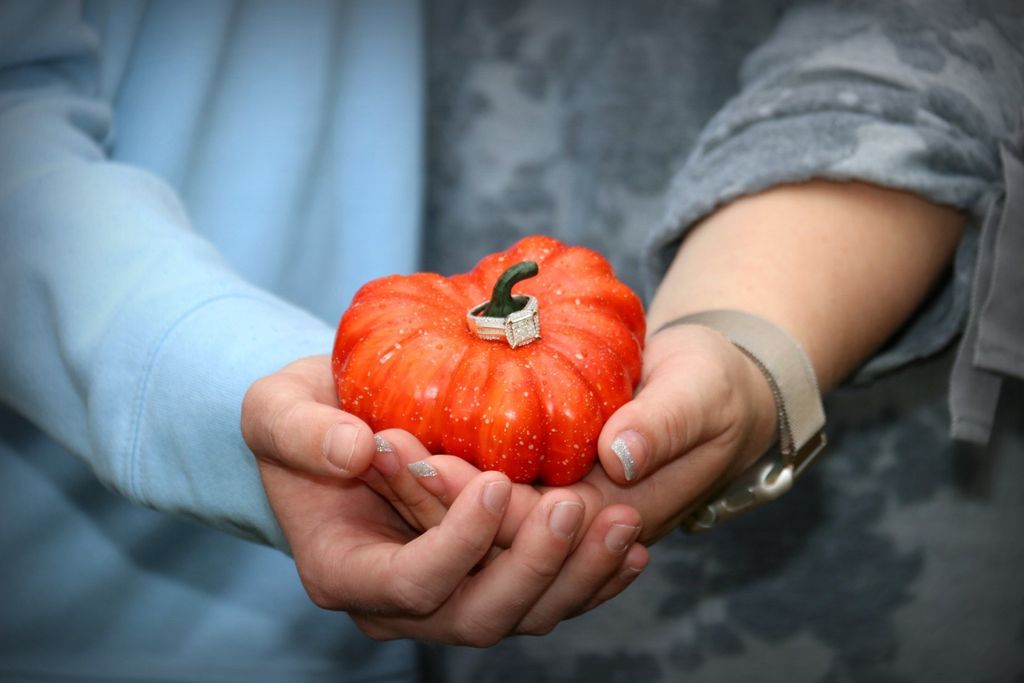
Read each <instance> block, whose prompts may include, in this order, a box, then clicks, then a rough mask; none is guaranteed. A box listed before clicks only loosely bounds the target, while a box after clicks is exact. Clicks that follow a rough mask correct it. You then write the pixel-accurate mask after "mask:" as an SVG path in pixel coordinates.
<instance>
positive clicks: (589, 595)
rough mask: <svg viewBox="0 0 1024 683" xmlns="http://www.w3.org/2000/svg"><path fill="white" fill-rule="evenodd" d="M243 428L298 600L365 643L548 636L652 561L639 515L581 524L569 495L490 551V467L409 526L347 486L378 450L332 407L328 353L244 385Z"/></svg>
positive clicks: (500, 483)
mask: <svg viewBox="0 0 1024 683" xmlns="http://www.w3.org/2000/svg"><path fill="white" fill-rule="evenodd" d="M242 431H243V435H244V437H245V440H246V442H247V443H248V445H249V447H250V448H251V449H252V451H253V453H254V454H255V455H256V458H257V462H258V465H259V469H260V475H261V477H262V480H263V484H264V488H265V489H266V493H267V497H268V499H269V501H270V504H271V507H272V509H273V511H274V513H275V515H276V516H277V519H278V521H279V523H280V525H281V528H282V530H283V531H284V534H285V536H286V538H287V540H288V542H289V544H290V546H291V550H292V553H293V555H294V557H295V562H296V565H297V568H298V572H299V576H300V577H301V579H302V583H303V585H304V587H305V588H306V591H307V592H308V594H309V595H310V597H311V598H312V600H313V601H314V602H315V603H316V604H317V605H319V606H321V607H324V608H326V609H334V610H344V611H347V612H348V613H349V614H350V615H351V616H352V618H353V619H354V620H355V622H356V624H357V625H359V627H360V628H361V629H362V630H363V631H364V632H366V633H367V634H368V635H370V636H372V637H375V638H400V637H413V638H421V639H426V640H432V641H439V642H445V643H455V644H468V645H476V646H485V645H490V644H493V643H494V642H496V641H497V640H498V639H500V638H502V637H504V636H506V635H510V634H518V633H523V634H541V633H547V632H548V631H550V630H551V629H552V628H554V627H555V626H556V625H557V624H558V623H559V622H560V621H562V620H564V619H566V618H569V617H571V616H574V615H575V614H578V613H580V612H582V611H586V610H587V609H591V608H593V607H595V606H596V605H598V604H600V603H601V602H603V601H605V600H607V599H609V598H611V597H613V596H614V595H616V594H618V593H619V592H621V591H622V590H623V589H624V588H625V587H626V586H628V585H629V583H630V581H631V580H632V579H633V578H634V577H635V576H636V574H637V573H639V571H640V570H641V569H642V568H643V567H644V566H645V564H646V562H647V560H648V555H647V551H646V549H645V548H643V546H641V545H639V544H636V543H634V541H635V540H636V538H637V536H638V534H639V530H640V529H639V527H640V518H639V514H638V513H637V512H636V511H635V510H633V509H631V508H629V507H626V506H611V507H608V508H606V509H604V510H602V511H600V513H599V514H597V515H596V516H595V515H590V517H591V518H595V520H594V521H593V522H592V523H589V525H588V526H584V525H583V522H584V518H585V516H586V514H585V508H584V504H583V501H582V500H581V498H580V496H579V495H577V494H576V493H575V492H573V491H570V490H565V489H563V490H553V491H550V492H547V493H545V494H542V495H539V496H537V497H536V498H535V499H534V500H533V501H532V505H531V506H530V509H529V510H525V509H523V510H520V512H521V513H522V514H521V516H520V517H519V518H518V519H517V520H516V522H517V523H516V530H515V533H514V534H512V536H510V538H509V539H508V543H506V544H505V547H507V550H498V549H496V548H495V547H494V541H495V536H496V534H497V533H498V531H499V529H500V528H501V525H502V521H503V520H504V517H505V515H506V514H507V512H508V505H509V502H510V498H511V491H512V486H511V484H510V482H509V481H508V478H507V477H505V476H504V475H502V474H499V473H496V472H485V473H473V474H472V475H471V476H469V477H467V478H466V479H460V482H459V484H460V486H459V492H458V493H457V494H456V493H454V492H453V493H452V495H451V498H450V499H449V503H450V509H448V508H447V507H446V511H447V514H446V515H445V516H444V519H443V520H438V523H437V524H432V525H431V526H430V528H429V529H427V530H426V531H425V532H423V533H420V531H419V530H417V529H413V528H411V527H410V526H409V525H408V524H407V523H406V522H405V520H404V519H403V516H406V517H409V516H410V510H409V509H407V508H406V509H403V510H402V511H401V512H400V511H399V510H396V509H395V508H394V507H393V506H392V505H391V504H390V503H389V502H388V501H387V500H385V499H384V498H382V497H381V496H380V495H378V494H377V493H375V492H374V491H373V490H372V489H371V488H370V487H369V486H367V484H366V483H364V482H363V481H361V480H359V479H357V478H355V477H356V476H358V475H361V474H366V472H367V468H368V466H369V464H370V462H371V461H372V460H373V458H374V454H375V451H376V448H377V444H376V442H375V439H374V437H373V434H372V432H371V431H370V429H369V427H367V426H366V424H364V423H362V422H361V421H360V420H358V419H357V418H355V417H354V416H352V415H349V414H347V413H345V412H343V411H341V410H339V408H338V404H337V399H336V398H335V394H334V388H333V384H332V380H331V373H330V365H329V359H328V358H326V357H311V358H305V359H302V360H300V361H297V362H295V363H293V364H291V365H289V366H288V367H286V368H284V369H283V370H281V371H279V372H277V373H275V374H273V375H270V376H268V377H266V378H263V379H261V380H259V381H258V382H256V383H255V384H253V386H252V387H251V388H250V389H249V391H248V392H247V394H246V397H245V401H244V403H243V410H242ZM410 438H411V437H410ZM412 441H413V442H415V439H412ZM409 445H410V446H411V445H412V444H409ZM417 445H418V442H417ZM419 447H420V448H422V446H419Z"/></svg>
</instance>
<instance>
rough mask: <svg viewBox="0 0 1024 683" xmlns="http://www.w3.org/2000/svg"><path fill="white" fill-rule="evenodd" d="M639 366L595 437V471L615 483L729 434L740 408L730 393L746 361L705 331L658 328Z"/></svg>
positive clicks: (631, 479)
mask: <svg viewBox="0 0 1024 683" xmlns="http://www.w3.org/2000/svg"><path fill="white" fill-rule="evenodd" d="M644 363H645V365H644V378H643V382H642V384H641V387H640V390H639V391H638V392H637V394H636V396H635V397H634V398H633V400H631V401H629V402H627V403H626V404H625V405H623V406H622V407H620V408H619V409H618V410H617V411H616V412H615V413H614V414H612V416H611V417H610V418H609V419H608V421H607V422H606V423H605V426H604V428H603V429H602V432H601V435H600V438H599V439H598V454H599V457H600V458H601V463H602V466H603V467H604V469H605V471H606V472H607V473H608V476H609V477H610V478H611V479H612V480H614V481H616V482H618V483H630V482H635V481H637V480H638V479H641V478H643V477H645V476H647V475H649V474H651V473H652V472H655V471H657V469H658V468H660V467H662V466H664V465H665V463H667V462H670V461H671V460H673V459H675V458H677V457H679V456H681V455H683V454H685V453H687V452H688V451H690V450H691V449H693V448H694V447H695V446H697V445H698V444H700V443H703V442H705V441H708V440H711V439H715V438H721V437H723V435H724V434H725V433H726V432H728V431H729V430H730V429H733V430H735V428H736V426H737V425H738V423H739V422H740V419H741V418H740V412H741V411H742V410H743V409H744V405H743V402H742V400H741V399H740V395H739V392H738V391H737V390H736V388H737V387H738V386H741V385H742V386H746V384H744V383H745V382H746V381H748V380H749V377H748V376H747V375H746V373H747V371H748V368H747V367H746V366H747V365H750V362H749V361H748V360H746V359H745V357H744V356H743V355H742V354H741V353H740V352H739V351H738V350H737V349H736V348H735V347H734V346H733V345H732V344H731V343H730V342H729V341H728V340H727V339H726V338H725V337H724V336H722V335H721V334H719V333H717V332H715V331H713V330H710V329H706V328H702V327H697V326H680V327H679V328H678V329H677V328H672V329H668V330H665V331H664V332H662V333H659V334H657V335H655V336H653V337H652V338H651V339H650V340H649V342H648V347H647V349H646V351H645V353H644ZM754 372H756V369H754ZM762 383H764V382H763V380H762ZM764 389H765V391H768V387H767V384H766V383H765V387H764ZM768 400H769V401H770V400H771V396H770V393H769V394H768Z"/></svg>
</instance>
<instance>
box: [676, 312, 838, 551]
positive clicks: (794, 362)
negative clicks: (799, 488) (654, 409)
mask: <svg viewBox="0 0 1024 683" xmlns="http://www.w3.org/2000/svg"><path fill="white" fill-rule="evenodd" d="M677 325H700V326H704V327H708V328H711V329H713V330H716V331H718V332H720V333H722V334H723V335H725V336H726V337H727V338H728V340H729V341H730V342H731V343H732V344H733V345H735V347H736V348H737V349H739V351H740V352H742V354H743V355H744V356H746V357H747V358H749V359H750V361H751V363H752V364H753V365H754V366H755V368H756V369H757V370H759V371H760V373H761V375H762V376H763V377H764V379H765V381H766V383H767V385H768V387H769V389H770V391H771V395H772V399H773V401H774V404H775V413H776V416H777V429H776V432H777V434H778V439H777V448H773V449H770V450H769V451H768V452H767V453H765V454H764V456H762V457H760V458H758V459H757V460H756V461H755V462H753V464H752V465H751V466H750V467H748V468H746V469H741V470H740V474H739V476H737V477H735V478H732V479H729V480H727V483H726V484H725V485H724V486H723V487H722V488H721V490H719V491H717V492H715V493H714V494H713V495H712V496H711V497H710V498H709V500H707V501H705V502H704V503H702V504H701V505H699V506H698V507H697V508H696V512H695V513H694V514H693V515H692V516H691V517H690V518H689V519H688V520H687V522H686V524H687V526H688V527H689V528H690V529H691V530H692V531H699V530H702V529H708V528H710V527H712V526H714V525H715V524H717V523H719V522H720V521H724V520H726V519H729V518H731V517H734V516H736V515H738V514H741V513H742V512H745V511H747V510H749V509H751V508H753V507H756V506H758V505H760V504H762V503H765V502H768V501H771V500H774V499H776V498H778V497H779V496H781V495H782V494H784V493H785V492H787V491H788V490H789V489H790V488H791V487H792V485H793V482H794V481H795V480H796V478H797V477H799V476H800V474H801V473H802V472H803V470H804V469H805V468H806V467H807V466H808V465H810V464H811V463H812V462H813V461H814V459H815V458H816V457H817V455H818V454H819V453H820V452H821V450H822V448H823V447H824V445H825V434H824V426H825V413H824V409H823V408H822V404H821V394H820V391H819V389H818V383H817V378H816V377H815V373H814V368H813V367H812V366H811V363H810V361H809V360H808V358H807V355H806V354H805V353H804V351H803V349H802V348H801V347H800V345H799V343H797V342H796V341H795V340H794V339H793V338H792V337H791V336H790V335H789V334H787V333H786V332H785V330H783V329H781V328H779V327H777V326H776V325H774V324H773V323H771V322H770V321H768V320H766V319H764V318H761V317H758V316H756V315H752V314H750V313H746V312H744V311H738V310H713V311H704V312H701V313H695V314H692V315H688V316H684V317H682V318H677V319H675V320H672V321H670V322H669V323H666V324H665V325H664V326H662V329H664V328H665V327H672V326H677ZM659 331H660V330H659ZM750 386H752V387H756V386H758V384H757V383H756V382H754V383H752V384H751V385H750ZM763 420H764V418H763V417H762V418H761V421H760V424H761V427H760V429H766V425H765V423H764V421H763ZM761 438H763V432H762V433H761Z"/></svg>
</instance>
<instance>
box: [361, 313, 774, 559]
mask: <svg viewBox="0 0 1024 683" xmlns="http://www.w3.org/2000/svg"><path fill="white" fill-rule="evenodd" d="M775 426H776V417H775V404H774V400H773V398H772V395H771V391H770V389H769V387H768V384H767V382H766V381H765V379H764V377H763V376H762V375H761V373H760V372H759V371H758V369H757V368H756V366H755V365H754V364H753V363H752V362H751V361H750V360H749V359H748V358H747V357H746V356H745V355H743V354H742V353H741V352H740V351H739V350H738V349H737V348H736V347H735V346H734V345H733V344H732V343H731V342H730V341H729V340H728V339H726V338H725V337H724V336H723V335H721V334H720V333H718V332H715V331H714V330H711V329H708V328H705V327H699V326H694V325H685V326H677V327H671V328H668V329H665V330H663V331H661V332H659V333H658V334H655V335H653V336H652V337H651V338H650V340H649V341H648V344H647V348H646V350H645V352H644V375H643V378H642V381H641V385H640V387H639V389H638V391H637V393H636V395H635V396H634V398H633V400H631V401H629V402H628V403H626V404H625V405H623V406H622V407H621V408H619V410H617V411H616V412H615V413H614V414H613V415H611V416H610V417H609V419H608V421H607V422H606V424H605V426H604V428H603V430H602V433H601V436H600V439H599V441H598V455H599V458H600V466H599V467H595V468H594V469H593V470H592V471H591V472H590V473H589V474H588V475H587V476H586V477H584V479H583V480H581V481H580V482H578V483H576V484H573V485H572V486H569V487H567V488H568V490H570V491H572V492H573V493H575V494H577V495H578V496H579V497H580V498H581V500H583V501H584V504H585V506H586V510H587V511H588V514H589V515H596V514H597V513H598V512H599V511H600V510H602V509H604V508H605V507H607V506H609V505H620V504H625V505H628V506H630V507H632V508H634V509H636V510H637V511H639V513H640V517H641V519H642V520H643V533H642V535H641V537H640V540H641V541H642V542H644V543H652V542H654V541H656V540H658V539H659V538H661V537H662V536H664V535H665V534H667V533H669V532H670V531H672V530H673V529H675V528H677V527H678V525H679V524H680V522H681V521H682V520H683V519H684V518H685V516H686V515H687V514H689V513H690V512H691V511H692V510H693V508H694V507H695V505H696V504H698V503H699V502H700V501H701V500H703V499H704V498H705V497H706V496H707V495H708V494H709V493H710V492H712V491H713V490H715V489H716V488H718V487H719V486H720V485H721V483H722V482H723V481H726V480H728V479H729V478H731V477H733V476H735V475H736V474H738V473H739V472H741V471H742V470H743V469H745V468H746V467H748V466H749V465H750V464H751V463H752V462H753V461H754V460H756V459H757V457H758V456H759V455H760V454H762V453H763V452H764V451H766V450H767V449H768V448H769V446H770V445H771V443H772V441H773V439H774V436H775ZM380 436H381V437H383V438H385V439H386V440H387V441H388V443H390V444H391V451H390V452H382V453H379V454H378V455H377V458H376V460H375V464H374V470H375V472H374V473H373V474H371V475H368V476H367V477H366V480H367V481H368V482H369V483H370V484H371V485H373V486H374V488H375V489H376V490H378V491H379V492H380V493H381V494H382V495H384V496H385V497H387V498H388V499H389V500H391V501H392V503H393V504H394V505H396V506H398V507H400V508H401V509H402V510H403V511H404V513H405V515H406V519H407V520H408V521H409V523H410V524H412V525H414V526H416V527H417V528H430V527H431V526H433V525H435V524H438V523H439V522H440V521H441V520H443V519H444V516H445V512H446V510H447V506H448V505H449V504H450V503H451V501H452V500H454V498H455V497H456V496H457V495H458V493H459V492H460V491H461V490H462V489H463V487H464V486H465V485H466V484H467V483H468V482H469V481H471V480H472V479H473V478H474V477H475V476H478V475H479V471H478V470H476V468H474V467H473V466H472V465H470V464H469V463H467V462H466V461H464V460H462V459H460V458H456V457H454V456H444V455H440V456H438V455H435V456H431V455H429V454H428V453H427V452H426V451H425V450H424V449H423V447H422V446H421V445H419V444H418V442H417V441H416V440H415V439H413V438H412V437H411V436H409V435H408V434H405V433H403V432H396V431H392V432H384V433H382V434H381V435H380ZM402 465H405V466H404V467H403V466H402ZM545 491H547V489H543V488H535V487H532V486H527V485H515V487H514V490H513V493H512V498H511V501H510V503H509V509H508V512H507V513H506V515H505V517H504V519H503V521H502V525H501V528H500V529H499V531H498V533H497V536H496V541H497V543H498V544H499V545H503V546H504V545H506V544H508V543H510V542H511V540H512V539H513V538H514V536H515V533H516V531H517V529H518V528H519V524H520V523H521V522H522V521H523V520H524V519H525V518H526V515H527V513H528V511H529V510H530V509H531V508H532V507H533V506H534V505H535V504H536V502H537V500H538V499H539V498H540V497H541V496H543V495H546V494H545ZM588 521H589V520H588ZM585 523H586V522H585Z"/></svg>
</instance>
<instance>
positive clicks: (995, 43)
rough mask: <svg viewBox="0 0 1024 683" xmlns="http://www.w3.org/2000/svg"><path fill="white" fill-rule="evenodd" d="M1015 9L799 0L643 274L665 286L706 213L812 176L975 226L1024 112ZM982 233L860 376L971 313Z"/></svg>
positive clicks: (727, 114)
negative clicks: (939, 207)
mask: <svg viewBox="0 0 1024 683" xmlns="http://www.w3.org/2000/svg"><path fill="white" fill-rule="evenodd" d="M1021 45H1024V12H1021V11H1020V9H1019V7H1018V6H1017V5H1016V0H1009V1H1005V2H987V3H968V2H936V1H935V0H917V1H916V2H915V1H911V0H907V1H903V2H857V3H850V2H828V3H814V4H803V5H800V6H797V7H794V8H793V9H791V10H789V11H788V12H787V13H786V14H784V15H783V17H782V18H781V20H780V22H779V24H778V26H777V28H776V30H775V32H774V33H773V35H772V36H771V37H770V39H769V40H768V41H767V42H766V43H765V44H764V45H762V46H760V47H759V48H758V49H757V50H755V51H754V52H753V53H751V55H750V56H749V57H748V59H747V60H746V62H745V63H744V66H743V70H742V74H741V89H740V91H739V93H738V94H737V95H736V96H735V97H734V98H732V99H731V100H730V101H729V102H728V103H727V104H726V105H725V106H724V107H723V108H722V110H721V111H720V112H719V113H718V114H717V115H716V116H715V117H713V118H712V120H711V121H710V122H709V124H708V125H707V127H706V128H705V130H704V131H703V133H702V135H701V137H700V139H699V140H698V142H697V144H696V146H695V147H694V150H693V152H692V154H691V155H690V157H689V158H688V160H687V161H686V163H685V164H684V166H683V168H682V169H681V170H679V172H678V173H677V174H676V176H675V178H674V181H673V189H672V191H671V193H670V200H669V206H668V209H667V211H666V214H665V218H664V220H663V221H662V222H661V224H659V225H658V226H657V227H656V229H655V230H654V231H653V233H652V234H651V236H650V239H649V241H648V243H647V249H646V256H645V258H646V266H647V271H648V274H649V276H650V277H651V279H652V282H656V281H657V280H658V279H660V277H661V276H662V275H663V273H664V271H665V269H666V268H667V267H668V265H669V263H670V262H671V259H672V257H673V256H674V254H675V251H676V249H677V247H678V244H679V242H680V240H681V239H682V237H683V236H684V235H685V233H686V231H687V230H688V229H689V228H690V227H692V226H693V225H694V224H695V223H696V222H697V221H699V220H700V219H701V218H702V217H703V216H705V215H706V214H708V213H709V212H711V211H713V210H714V209H715V207H716V206H719V205H721V204H723V203H725V202H728V201H730V200H733V199H735V198H737V197H740V196H742V195H747V194H751V193H755V192H758V191H761V190H764V189H766V188H768V187H771V186H773V185H778V184H782V183H792V182H801V181H806V180H809V179H812V178H824V179H831V180H860V181H865V182H870V183H874V184H877V185H882V186H886V187H891V188H897V189H902V190H908V191H911V192H915V193H917V194H919V195H921V196H924V197H926V198H928V199H930V200H932V201H935V202H939V203H942V204H948V205H952V206H955V207H958V208H961V209H963V210H965V211H966V212H968V213H969V214H970V216H971V220H972V224H974V225H975V226H977V225H979V224H980V222H981V220H982V219H983V217H984V213H985V209H986V207H987V206H988V205H990V204H991V201H990V199H991V196H992V194H993V193H996V192H999V191H1000V190H1001V183H1002V168H1001V162H1000V156H999V145H1000V142H1002V141H1004V140H1006V139H1007V138H1008V137H1009V136H1010V134H1011V132H1012V130H1013V129H1014V128H1015V126H1016V125H1017V122H1018V120H1019V117H1020V113H1021V110H1022V107H1024V56H1022V52H1021V47H1020V46H1021ZM977 233H978V230H976V229H972V230H969V231H968V233H967V236H966V237H965V238H964V240H963V242H962V244H961V246H960V249H959V251H958V254H957V258H956V265H955V268H954V269H953V273H952V275H951V277H949V278H947V280H946V281H945V282H944V283H943V284H942V285H941V286H940V288H939V289H938V291H936V292H935V293H934V294H933V296H932V297H931V298H930V299H929V300H928V301H927V302H925V303H924V304H923V305H922V307H921V308H920V310H919V311H918V312H917V313H916V315H915V317H914V318H913V319H912V320H911V321H910V323H908V325H907V326H906V327H905V328H904V329H903V330H901V331H900V332H899V333H898V335H897V336H896V337H895V338H894V339H893V340H892V341H891V342H890V344H889V345H887V347H886V348H884V349H883V350H882V351H881V352H880V353H879V354H878V355H877V356H876V357H874V358H873V359H871V360H870V361H869V362H868V363H867V365H866V366H865V367H864V368H863V369H862V371H861V376H862V377H865V376H871V375H875V374H877V373H879V372H882V371H885V370H889V369H892V368H895V367H898V366H900V365H902V364H904V363H907V362H909V361H912V360H914V359H916V358H921V357H924V356H927V355H930V354H932V353H934V352H936V351H938V350H940V349H941V348H943V347H944V346H946V345H948V344H949V342H950V341H951V340H952V339H953V338H954V337H955V336H956V335H957V334H958V333H959V331H960V330H961V328H962V326H963V323H964V321H965V319H966V315H967V311H968V309H969V305H970V292H969V290H970V283H971V279H972V270H973V268H974V264H975V254H976V251H977V244H978V239H977V238H978V234H977Z"/></svg>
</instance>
